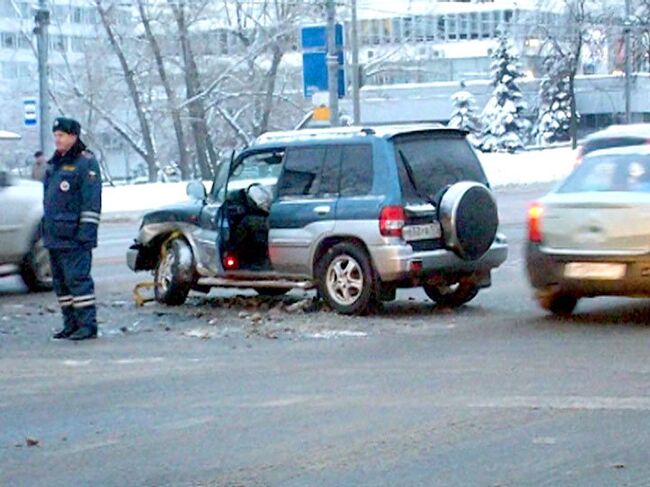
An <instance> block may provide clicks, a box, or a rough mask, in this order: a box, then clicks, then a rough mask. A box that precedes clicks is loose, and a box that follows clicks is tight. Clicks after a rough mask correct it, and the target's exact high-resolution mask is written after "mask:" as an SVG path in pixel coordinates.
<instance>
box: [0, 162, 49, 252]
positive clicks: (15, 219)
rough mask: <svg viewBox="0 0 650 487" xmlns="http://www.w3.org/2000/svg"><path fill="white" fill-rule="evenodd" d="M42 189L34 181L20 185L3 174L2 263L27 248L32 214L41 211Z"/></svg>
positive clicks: (0, 178)
mask: <svg viewBox="0 0 650 487" xmlns="http://www.w3.org/2000/svg"><path fill="white" fill-rule="evenodd" d="M41 199H42V189H41V188H40V187H37V185H36V184H35V183H31V184H28V183H25V184H23V185H20V184H17V181H16V180H13V179H12V178H11V177H10V176H9V175H8V174H6V173H4V175H0V264H4V263H9V262H13V261H15V260H16V259H19V258H20V257H22V255H23V254H24V253H25V252H26V251H27V250H28V248H27V247H28V239H29V238H31V232H32V231H33V228H32V227H33V222H32V221H31V220H30V217H31V215H32V214H36V213H39V212H38V211H36V210H35V207H38V206H40V200H41Z"/></svg>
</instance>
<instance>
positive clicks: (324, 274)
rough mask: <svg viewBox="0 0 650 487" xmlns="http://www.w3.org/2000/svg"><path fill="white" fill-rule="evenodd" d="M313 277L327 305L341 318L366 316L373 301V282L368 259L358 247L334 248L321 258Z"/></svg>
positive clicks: (340, 246)
mask: <svg viewBox="0 0 650 487" xmlns="http://www.w3.org/2000/svg"><path fill="white" fill-rule="evenodd" d="M316 277H317V279H318V290H319V292H320V295H321V296H322V297H323V298H324V299H325V301H326V302H327V304H328V305H329V306H330V307H331V308H333V309H335V310H336V311H338V312H339V313H342V314H347V315H353V314H364V313H367V312H368V311H369V310H370V309H371V307H372V306H373V304H374V303H375V301H376V294H377V293H376V292H375V287H376V285H375V284H376V278H375V275H374V271H373V269H372V265H371V263H370V259H369V257H368V255H367V254H366V252H365V251H364V250H363V249H361V248H360V247H359V246H358V245H355V244H353V243H350V242H343V243H340V244H337V245H334V246H333V247H332V248H330V249H329V250H328V251H327V253H326V254H325V255H324V256H323V257H322V258H321V260H320V262H319V264H318V268H317V273H316Z"/></svg>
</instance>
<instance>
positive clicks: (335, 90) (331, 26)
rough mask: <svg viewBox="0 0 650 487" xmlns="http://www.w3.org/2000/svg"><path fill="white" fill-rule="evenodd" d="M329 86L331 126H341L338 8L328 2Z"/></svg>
mask: <svg viewBox="0 0 650 487" xmlns="http://www.w3.org/2000/svg"><path fill="white" fill-rule="evenodd" d="M327 86H328V89H329V109H330V125H331V126H332V127H337V126H338V124H339V60H338V55H337V52H336V6H335V4H334V0H327Z"/></svg>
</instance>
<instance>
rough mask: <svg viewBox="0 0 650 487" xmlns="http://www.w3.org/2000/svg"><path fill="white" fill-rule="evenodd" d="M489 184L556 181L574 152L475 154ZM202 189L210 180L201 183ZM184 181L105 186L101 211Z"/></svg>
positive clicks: (175, 199) (124, 207)
mask: <svg viewBox="0 0 650 487" xmlns="http://www.w3.org/2000/svg"><path fill="white" fill-rule="evenodd" d="M478 155H479V159H480V160H481V163H482V164H483V168H484V169H485V172H486V173H487V176H488V179H489V180H490V183H491V184H492V186H493V187H496V188H498V187H503V186H510V185H527V184H535V183H548V182H553V181H559V180H561V179H563V178H564V177H566V176H567V175H568V174H569V173H570V172H571V169H573V166H574V164H575V160H576V155H575V152H574V151H573V150H571V148H569V147H562V148H553V149H545V150H531V151H526V152H520V153H518V154H500V153H491V154H483V153H480V152H479V153H478ZM205 185H206V188H209V187H210V183H209V182H206V183H205ZM186 186H187V183H184V182H183V183H151V184H136V185H130V186H117V187H106V188H104V190H103V198H102V199H103V213H104V214H120V213H131V212H143V211H146V210H150V209H153V208H159V207H160V206H163V205H171V204H175V203H179V202H182V201H188V197H187V194H186V193H185V187H186Z"/></svg>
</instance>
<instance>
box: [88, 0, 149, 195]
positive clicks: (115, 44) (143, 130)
mask: <svg viewBox="0 0 650 487" xmlns="http://www.w3.org/2000/svg"><path fill="white" fill-rule="evenodd" d="M95 6H96V7H97V12H98V13H99V17H100V19H101V24H102V26H103V27H104V31H105V32H106V37H107V39H108V42H109V44H110V46H111V48H112V50H113V52H114V53H115V56H116V57H117V59H118V61H119V65H120V67H121V69H122V74H123V76H124V82H125V83H126V85H127V88H128V94H129V96H130V98H131V101H132V102H133V108H134V110H135V115H136V117H137V120H138V123H139V126H140V135H141V137H142V143H143V145H144V150H143V149H142V148H141V147H139V146H134V149H135V150H136V151H138V153H139V154H140V155H141V156H142V158H143V159H144V160H145V162H146V163H147V167H148V170H149V181H151V182H154V181H156V180H157V178H158V161H157V156H156V148H155V144H154V136H153V131H152V127H151V123H150V120H149V118H148V116H147V109H146V107H145V103H144V101H143V98H142V93H141V91H140V89H139V87H138V83H137V80H136V76H135V72H134V69H133V67H132V66H131V65H130V64H129V61H128V59H127V55H126V53H125V47H124V45H123V43H122V41H121V39H120V36H119V34H118V33H117V31H116V29H115V26H114V24H113V19H112V18H111V12H110V10H111V9H114V8H115V7H114V6H111V5H109V6H105V5H104V4H103V3H102V0H95ZM115 128H117V127H115Z"/></svg>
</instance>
